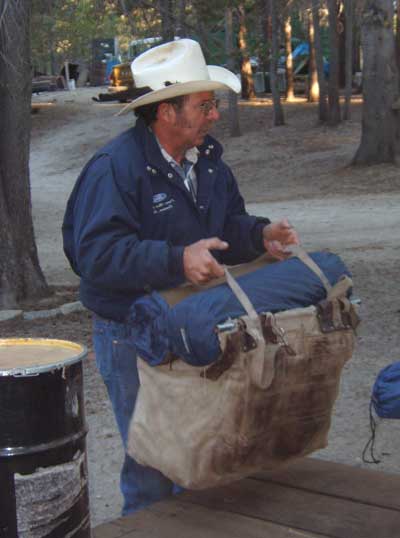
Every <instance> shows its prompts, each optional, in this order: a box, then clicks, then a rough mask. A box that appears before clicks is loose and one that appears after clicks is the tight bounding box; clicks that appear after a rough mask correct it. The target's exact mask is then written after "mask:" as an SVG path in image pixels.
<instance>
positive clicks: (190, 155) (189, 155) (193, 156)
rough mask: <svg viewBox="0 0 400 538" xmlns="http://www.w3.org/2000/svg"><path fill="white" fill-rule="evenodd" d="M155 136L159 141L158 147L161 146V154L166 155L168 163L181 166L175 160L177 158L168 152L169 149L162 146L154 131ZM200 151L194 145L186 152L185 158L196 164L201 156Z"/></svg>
mask: <svg viewBox="0 0 400 538" xmlns="http://www.w3.org/2000/svg"><path fill="white" fill-rule="evenodd" d="M153 135H154V138H155V139H156V141H157V144H158V147H159V148H160V151H161V154H162V156H163V157H164V159H165V160H166V161H167V162H168V163H174V164H176V165H177V166H181V165H180V164H179V163H177V162H176V161H175V159H174V158H173V157H172V156H171V155H170V154H169V153H168V151H167V150H166V149H165V148H164V147H163V146H162V144H161V142H160V141H159V140H158V138H157V136H156V135H155V133H154V131H153ZM199 153H200V151H199V150H198V149H197V147H196V146H193V147H192V148H190V149H188V150H187V151H186V153H185V159H186V160H187V161H189V162H190V163H191V164H193V165H194V164H196V163H197V160H198V158H199Z"/></svg>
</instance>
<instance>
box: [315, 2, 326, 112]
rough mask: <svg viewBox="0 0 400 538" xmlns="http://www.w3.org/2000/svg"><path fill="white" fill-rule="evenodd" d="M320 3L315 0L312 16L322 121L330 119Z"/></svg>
mask: <svg viewBox="0 0 400 538" xmlns="http://www.w3.org/2000/svg"><path fill="white" fill-rule="evenodd" d="M319 8H320V6H319V4H318V2H316V1H315V2H313V4H312V9H311V11H312V17H313V23H314V47H315V59H316V64H317V74H318V86H319V120H320V121H321V122H327V121H328V90H327V84H326V79H325V73H324V58H323V54H322V45H321V29H320V24H319Z"/></svg>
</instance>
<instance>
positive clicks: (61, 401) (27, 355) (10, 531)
mask: <svg viewBox="0 0 400 538" xmlns="http://www.w3.org/2000/svg"><path fill="white" fill-rule="evenodd" d="M85 356H86V349H85V348H84V347H83V346H80V345H78V344H75V343H73V342H67V341H64V340H50V339H39V338H38V339H30V338H26V339H22V338H21V339H0V485H1V486H0V487H1V493H0V538H6V537H7V538H17V537H18V538H42V537H49V538H50V537H51V538H65V537H66V536H68V538H86V537H90V536H91V530H90V511H89V494H88V471H87V457H86V433H87V429H86V422H85V410H84V397H83V375H82V359H83V358H84V357H85Z"/></svg>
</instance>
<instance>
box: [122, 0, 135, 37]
mask: <svg viewBox="0 0 400 538" xmlns="http://www.w3.org/2000/svg"><path fill="white" fill-rule="evenodd" d="M119 3H120V6H121V10H122V13H123V14H124V16H125V17H126V18H127V19H128V23H129V27H130V29H131V32H132V36H134V35H135V34H136V23H135V19H134V17H133V16H132V12H131V11H130V9H129V8H128V6H127V5H126V1H125V0H119Z"/></svg>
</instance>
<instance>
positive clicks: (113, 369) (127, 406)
mask: <svg viewBox="0 0 400 538" xmlns="http://www.w3.org/2000/svg"><path fill="white" fill-rule="evenodd" d="M93 342H94V349H95V354H96V363H97V367H98V369H99V371H100V374H101V376H102V378H103V381H104V383H105V385H106V387H107V391H108V394H109V397H110V400H111V403H112V407H113V410H114V415H115V418H116V421H117V425H118V429H119V432H120V434H121V438H122V442H123V444H124V448H125V459H124V463H123V466H122V470H121V480H120V486H121V492H122V495H123V498H124V505H123V509H122V515H126V514H131V513H133V512H136V511H137V510H140V509H141V508H144V507H145V506H148V505H149V504H152V503H154V502H156V501H159V500H161V499H163V498H164V497H167V496H169V495H171V494H173V493H179V491H180V488H179V487H177V486H175V485H174V483H173V482H171V480H169V479H168V478H166V477H165V476H164V475H163V474H161V473H160V472H159V471H156V470H155V469H152V468H150V467H144V466H143V465H139V463H137V462H136V461H135V460H134V459H133V458H131V457H130V456H129V455H128V454H126V444H127V437H128V428H129V422H130V419H131V417H132V414H133V410H134V408H135V402H136V397H137V392H138V389H139V377H138V372H137V363H136V350H135V343H134V341H133V337H132V335H131V329H130V327H129V326H128V325H127V324H124V323H117V322H114V321H111V320H105V319H101V318H98V317H95V318H94V321H93ZM160 405H162V404H161V402H160ZM160 450H162V448H161V447H160Z"/></svg>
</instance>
